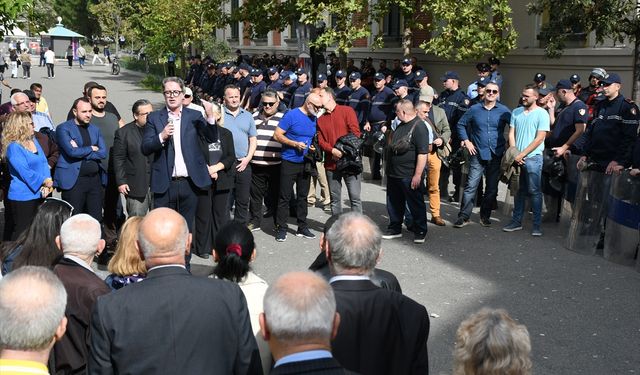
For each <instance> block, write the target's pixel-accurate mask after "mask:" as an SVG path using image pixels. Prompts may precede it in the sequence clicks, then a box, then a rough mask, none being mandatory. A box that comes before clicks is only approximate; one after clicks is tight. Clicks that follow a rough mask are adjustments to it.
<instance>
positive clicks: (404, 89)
mask: <svg viewBox="0 0 640 375" xmlns="http://www.w3.org/2000/svg"><path fill="white" fill-rule="evenodd" d="M393 92H394V93H395V94H396V97H395V98H393V99H392V101H391V104H392V106H393V108H394V110H395V106H396V104H397V103H398V102H399V101H400V100H402V99H406V100H409V101H411V103H417V102H418V100H417V96H416V93H414V92H409V83H407V81H405V80H404V79H401V80H399V81H397V82H396V83H395V84H394V85H393ZM414 106H415V105H414Z"/></svg>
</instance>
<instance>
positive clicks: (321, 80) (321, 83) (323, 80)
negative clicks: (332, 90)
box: [316, 73, 328, 89]
mask: <svg viewBox="0 0 640 375" xmlns="http://www.w3.org/2000/svg"><path fill="white" fill-rule="evenodd" d="M327 86H328V83H327V75H326V74H324V73H318V75H317V76H316V87H318V88H321V89H323V88H325V87H327Z"/></svg>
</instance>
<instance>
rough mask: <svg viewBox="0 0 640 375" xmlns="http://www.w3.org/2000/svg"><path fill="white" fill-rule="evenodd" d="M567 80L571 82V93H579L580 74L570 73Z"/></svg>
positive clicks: (580, 89) (580, 86)
mask: <svg viewBox="0 0 640 375" xmlns="http://www.w3.org/2000/svg"><path fill="white" fill-rule="evenodd" d="M569 82H571V87H572V88H573V93H574V94H576V96H578V95H580V91H582V85H581V84H580V76H579V75H577V74H572V75H571V76H570V77H569Z"/></svg>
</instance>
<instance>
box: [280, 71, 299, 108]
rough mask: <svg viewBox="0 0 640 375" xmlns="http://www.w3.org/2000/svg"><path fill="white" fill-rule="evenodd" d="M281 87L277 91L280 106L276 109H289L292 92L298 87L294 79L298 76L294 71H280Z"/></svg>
mask: <svg viewBox="0 0 640 375" xmlns="http://www.w3.org/2000/svg"><path fill="white" fill-rule="evenodd" d="M281 75H282V88H281V90H280V91H279V93H280V108H279V109H278V110H279V111H281V112H286V111H288V110H289V104H291V101H292V100H293V94H294V93H295V91H296V89H297V88H298V84H297V83H296V80H297V79H298V77H297V76H296V75H295V73H293V72H290V71H288V70H285V71H283V72H282V74H281Z"/></svg>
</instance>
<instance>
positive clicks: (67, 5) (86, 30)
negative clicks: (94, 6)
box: [53, 0, 100, 39]
mask: <svg viewBox="0 0 640 375" xmlns="http://www.w3.org/2000/svg"><path fill="white" fill-rule="evenodd" d="M96 2H97V0H53V9H54V10H55V12H56V14H57V15H58V16H60V17H62V23H63V24H64V25H66V26H67V27H69V28H72V29H74V31H76V32H78V33H80V34H82V35H84V36H85V37H87V38H89V39H91V38H92V37H93V36H94V35H99V34H100V25H99V23H98V21H97V20H96V19H95V17H94V16H93V14H91V13H90V12H89V4H90V3H96Z"/></svg>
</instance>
